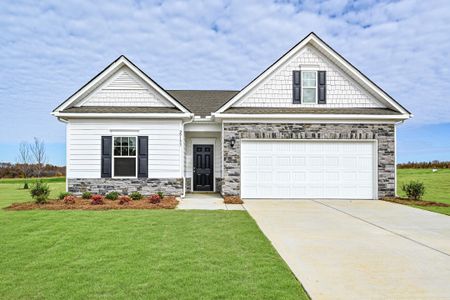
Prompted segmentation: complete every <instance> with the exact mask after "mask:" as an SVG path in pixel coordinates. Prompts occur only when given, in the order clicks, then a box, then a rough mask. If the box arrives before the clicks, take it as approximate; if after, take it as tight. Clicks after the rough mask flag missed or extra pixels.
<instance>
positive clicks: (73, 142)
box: [67, 119, 182, 178]
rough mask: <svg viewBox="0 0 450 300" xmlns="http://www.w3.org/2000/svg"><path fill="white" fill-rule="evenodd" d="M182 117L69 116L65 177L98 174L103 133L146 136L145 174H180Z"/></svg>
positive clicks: (162, 175) (107, 134)
mask: <svg viewBox="0 0 450 300" xmlns="http://www.w3.org/2000/svg"><path fill="white" fill-rule="evenodd" d="M180 130H181V121H178V120H94V119H80V120H70V122H69V123H68V124H67V177H68V178H100V172H101V167H100V159H101V137H102V136H118V135H120V136H140V135H142V136H148V144H149V147H148V177H149V178H180V177H182V170H181V167H180V164H181V161H180V160H181V157H180V156H181V155H180V147H181V146H180Z"/></svg>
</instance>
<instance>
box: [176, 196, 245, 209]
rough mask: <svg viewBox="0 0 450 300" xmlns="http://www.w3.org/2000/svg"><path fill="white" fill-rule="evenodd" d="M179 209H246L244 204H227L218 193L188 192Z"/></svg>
mask: <svg viewBox="0 0 450 300" xmlns="http://www.w3.org/2000/svg"><path fill="white" fill-rule="evenodd" d="M177 209H203V210H245V208H244V206H243V205H242V204H225V203H224V202H223V198H222V196H221V195H220V194H218V193H188V194H186V197H184V198H182V199H181V200H180V203H179V204H178V206H177Z"/></svg>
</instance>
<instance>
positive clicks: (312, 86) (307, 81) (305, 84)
mask: <svg viewBox="0 0 450 300" xmlns="http://www.w3.org/2000/svg"><path fill="white" fill-rule="evenodd" d="M302 102H303V103H305V104H316V103H317V71H302Z"/></svg>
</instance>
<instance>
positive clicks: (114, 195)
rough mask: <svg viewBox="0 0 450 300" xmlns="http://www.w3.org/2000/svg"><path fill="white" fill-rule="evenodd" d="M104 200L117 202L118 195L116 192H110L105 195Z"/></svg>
mask: <svg viewBox="0 0 450 300" xmlns="http://www.w3.org/2000/svg"><path fill="white" fill-rule="evenodd" d="M105 198H106V199H109V200H117V198H119V193H118V192H110V193H108V194H106V196H105Z"/></svg>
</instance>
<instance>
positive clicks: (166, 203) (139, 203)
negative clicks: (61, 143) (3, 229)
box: [5, 196, 178, 210]
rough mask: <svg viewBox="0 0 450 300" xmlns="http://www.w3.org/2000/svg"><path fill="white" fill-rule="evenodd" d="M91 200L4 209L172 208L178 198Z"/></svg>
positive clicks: (59, 201) (26, 205)
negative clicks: (124, 202)
mask: <svg viewBox="0 0 450 300" xmlns="http://www.w3.org/2000/svg"><path fill="white" fill-rule="evenodd" d="M91 201H92V200H86V199H82V198H80V197H77V198H76V199H75V203H73V204H66V203H64V201H63V200H49V201H48V202H47V203H45V204H36V203H34V202H23V203H13V204H11V205H10V206H8V207H6V208H5V209H6V210H33V209H45V210H74V209H79V210H109V209H174V208H176V207H177V205H178V200H177V199H176V197H174V196H165V197H164V198H163V199H162V200H161V202H160V203H156V204H152V203H150V202H149V200H148V199H142V200H134V201H130V202H129V203H128V204H123V205H120V204H119V200H108V199H103V202H104V204H99V205H93V204H91Z"/></svg>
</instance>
